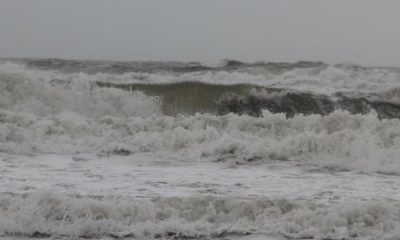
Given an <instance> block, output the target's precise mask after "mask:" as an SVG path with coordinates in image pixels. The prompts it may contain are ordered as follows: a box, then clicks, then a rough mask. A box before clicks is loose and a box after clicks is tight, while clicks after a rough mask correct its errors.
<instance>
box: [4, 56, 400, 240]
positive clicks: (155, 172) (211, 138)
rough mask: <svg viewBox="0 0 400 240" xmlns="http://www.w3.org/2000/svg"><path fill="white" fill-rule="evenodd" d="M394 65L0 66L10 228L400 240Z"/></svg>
mask: <svg viewBox="0 0 400 240" xmlns="http://www.w3.org/2000/svg"><path fill="white" fill-rule="evenodd" d="M399 89H400V72H399V71H398V69H395V68H377V67H361V66H356V65H349V64H343V65H327V64H323V63H320V62H315V63H313V62H298V63H261V62H260V63H255V64H248V63H241V62H238V61H233V60H231V61H225V62H222V63H220V64H216V65H204V64H203V65H202V64H199V63H178V62H107V61H66V60H57V59H48V60H40V59H39V60H35V59H17V60H15V59H14V60H11V59H3V60H1V61H0V160H1V161H0V166H1V168H0V169H1V170H0V180H1V183H0V189H1V193H0V235H1V236H3V237H4V238H13V237H17V238H19V237H27V238H29V237H40V238H49V237H51V238H54V237H57V238H58V237H60V238H68V237H85V238H93V237H95V238H134V239H143V238H148V239H154V238H165V239H170V238H174V239H180V238H199V239H203V238H206V239H207V238H208V239H214V238H218V239H238V238H240V239H263V238H264V239H265V238H269V239H293V238H294V239H310V238H314V239H398V236H400V205H399V204H400V201H399V200H400V196H399V191H398V190H399V188H398V186H399V183H400V178H399V177H398V175H399V174H400V159H399V157H398V156H400V120H399V117H400V101H399V97H400V90H399Z"/></svg>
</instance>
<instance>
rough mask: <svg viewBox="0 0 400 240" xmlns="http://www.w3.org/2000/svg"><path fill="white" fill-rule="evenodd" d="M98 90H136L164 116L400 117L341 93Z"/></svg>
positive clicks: (243, 88)
mask: <svg viewBox="0 0 400 240" xmlns="http://www.w3.org/2000/svg"><path fill="white" fill-rule="evenodd" d="M97 85H98V86H100V87H106V88H119V89H123V90H127V91H140V92H142V93H144V94H145V95H148V96H151V97H157V98H159V99H160V102H161V108H162V111H163V113H164V114H165V115H171V116H175V115H178V114H186V115H192V114H195V113H210V114H219V115H223V114H228V113H236V114H247V115H251V116H255V117H258V116H261V115H262V111H263V110H268V111H270V112H272V113H285V114H286V116H287V117H293V116H295V115H296V114H304V115H310V114H321V115H327V114H329V113H332V112H333V111H334V110H337V109H340V110H346V111H349V112H350V113H352V114H366V113H368V112H370V111H376V112H377V114H378V117H379V118H400V105H398V104H396V103H392V102H387V101H381V100H373V99H368V98H367V97H361V96H360V97H353V98H352V97H348V96H346V94H343V93H340V92H338V93H335V94H334V95H333V96H328V95H321V94H312V93H309V92H300V91H293V90H287V89H279V88H267V87H262V86H256V85H252V84H233V85H222V84H210V83H204V82H178V83H165V84H145V83H137V84H136V83H135V84H115V83H104V82H97Z"/></svg>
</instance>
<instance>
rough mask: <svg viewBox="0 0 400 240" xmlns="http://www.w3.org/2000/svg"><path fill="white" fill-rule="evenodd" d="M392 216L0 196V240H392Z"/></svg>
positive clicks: (381, 209)
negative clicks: (46, 239) (255, 238)
mask: <svg viewBox="0 0 400 240" xmlns="http://www.w3.org/2000/svg"><path fill="white" fill-rule="evenodd" d="M399 210H400V206H399V204H398V203H396V202H392V203H389V202H352V203H350V202H343V203H338V204H332V205H320V204H314V203H310V202H300V201H298V202H291V201H288V200H284V199H275V200H274V199H233V198H228V197H212V196H198V197H195V196H193V197H186V198H185V197H184V198H182V197H180V198H179V197H176V198H162V199H155V200H138V199H129V198H122V197H116V196H113V197H103V198H95V197H85V196H79V195H75V196H74V195H64V194H52V193H38V192H37V193H31V194H24V195H15V194H0V214H1V216H2V217H1V218H0V235H3V236H4V235H6V236H7V235H28V236H35V235H36V236H75V237H101V236H114V237H117V236H119V237H123V236H125V237H126V236H129V237H135V238H138V239H143V238H154V237H168V236H169V237H172V236H177V237H210V236H211V237H217V236H220V237H221V236H226V235H230V234H237V235H245V234H248V233H264V234H280V235H284V236H287V237H290V238H296V239H297V238H299V239H302V238H307V239H308V238H313V239H348V238H352V239H353V238H354V239H397V238H396V237H398V234H399V233H400V216H399Z"/></svg>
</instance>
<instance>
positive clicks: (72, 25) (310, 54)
mask: <svg viewBox="0 0 400 240" xmlns="http://www.w3.org/2000/svg"><path fill="white" fill-rule="evenodd" d="M0 57H57V58H73V59H113V60H180V61H190V60H193V61H211V62H213V61H217V60H219V59H223V58H234V59H238V60H243V61H257V60H265V61H297V60H322V61H326V62H331V63H336V62H354V63H360V64H366V65H400V1H399V0H382V1H378V0H197V1H195V0H141V1H139V0H0Z"/></svg>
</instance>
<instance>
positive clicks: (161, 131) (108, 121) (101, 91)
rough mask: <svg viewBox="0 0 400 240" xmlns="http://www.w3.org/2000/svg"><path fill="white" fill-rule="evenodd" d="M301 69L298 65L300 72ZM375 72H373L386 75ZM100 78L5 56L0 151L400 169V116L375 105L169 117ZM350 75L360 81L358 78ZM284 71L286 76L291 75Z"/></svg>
mask: <svg viewBox="0 0 400 240" xmlns="http://www.w3.org/2000/svg"><path fill="white" fill-rule="evenodd" d="M302 71H305V70H293V71H292V72H298V74H295V75H296V76H301V75H302V74H301V72H302ZM332 71H333V72H337V71H339V72H343V73H342V75H345V76H347V75H346V74H347V72H346V69H344V70H340V69H339V68H338V67H330V68H329V67H328V68H327V69H324V70H322V72H321V71H319V72H318V73H317V75H320V76H323V75H324V74H325V75H329V76H332V75H334V74H333V73H331V72H332ZM362 71H365V70H362ZM370 71H373V72H374V71H375V70H370ZM376 71H378V70H376ZM379 71H381V70H379ZM379 71H378V73H377V75H375V77H376V76H381V75H380V74H382V73H381V72H379ZM382 71H384V70H382ZM324 72H325V73H324ZM207 74H209V79H214V78H215V76H216V75H214V73H205V74H203V77H204V76H207ZM217 74H218V73H217ZM219 74H228V75H229V74H231V73H219ZM240 74H243V73H240ZM292 74H293V73H292ZM354 74H356V76H358V75H357V74H358V73H357V72H356V73H354ZM289 75H290V74H289ZM339 75H340V74H339ZM389 75H390V74H389ZM110 76H111V75H110ZM110 76H108V77H110ZM290 76H292V75H290ZM340 76H341V75H340ZM362 76H364V75H362ZM382 76H383V75H382ZM390 76H391V75H390ZM98 77H99V75H98V74H95V75H90V74H84V73H60V72H56V71H42V70H35V69H28V68H26V67H24V66H22V65H18V64H14V63H4V64H1V65H0V110H1V111H0V151H5V152H9V153H67V154H70V153H76V152H91V153H93V152H95V153H106V154H107V153H111V154H112V153H121V152H124V153H142V152H152V153H160V154H167V155H170V156H173V158H177V159H183V160H194V159H205V160H211V161H227V162H237V163H246V162H248V161H254V160H256V161H261V162H265V161H273V160H279V161H296V162H299V163H301V164H312V165H318V166H322V167H331V168H337V169H353V170H357V171H367V172H376V171H379V172H386V173H396V174H397V173H400V161H399V157H398V156H400V121H399V120H398V119H392V120H379V119H378V118H377V116H376V114H374V113H370V114H367V115H351V114H349V113H347V112H343V111H336V112H334V113H332V114H330V115H328V116H320V115H311V116H301V115H298V116H295V117H294V118H292V119H287V118H286V117H285V116H284V115H283V114H271V113H269V112H265V113H264V115H263V117H260V118H253V117H250V116H238V115H234V114H230V115H226V116H215V115H210V114H197V115H194V116H177V117H167V116H162V114H161V113H160V104H159V100H158V99H157V98H155V97H149V96H146V95H144V94H142V93H140V92H129V91H122V90H118V89H109V88H99V87H96V86H95V85H94V84H93V83H94V81H97V80H99V79H98ZM281 77H282V76H281ZM292 77H293V78H294V76H292ZM351 77H352V78H353V79H355V80H353V81H355V82H358V81H361V80H360V79H361V77H360V78H359V80H357V79H358V78H357V77H354V76H352V75H351ZM228 78H229V77H227V78H226V79H228ZM344 78H345V77H338V79H344ZM216 79H217V81H218V79H223V78H221V77H217V78H216ZM283 79H285V77H283ZM288 79H289V80H288V83H289V82H290V81H291V83H295V81H294V80H293V79H292V80H290V77H289V78H288ZM298 79H301V78H298ZM316 79H319V78H317V77H315V81H316ZM114 80H115V79H114ZM367 80H368V81H367V82H371V83H370V84H372V85H368V86H369V87H366V89H370V88H373V87H376V84H375V83H374V81H373V79H372V77H370V78H369V79H367ZM171 81H172V80H171ZM246 81H248V79H246ZM318 81H320V82H324V80H323V79H322V80H321V79H319V80H318ZM382 81H387V83H385V82H382ZM382 81H381V85H382V86H381V88H385V87H388V86H392V85H391V82H392V81H394V78H392V77H386V78H384V80H382ZM333 82H335V81H333ZM336 82H339V83H340V82H343V81H342V80H338V81H336ZM345 82H346V81H345ZM346 83H347V82H346ZM302 84H303V83H302ZM334 84H335V83H329V84H328V85H332V86H335V85H334ZM348 84H354V82H353V83H351V82H350V81H348ZM339 85H340V84H339ZM340 86H342V87H348V85H346V84H344V85H340ZM356 86H358V85H354V87H356Z"/></svg>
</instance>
